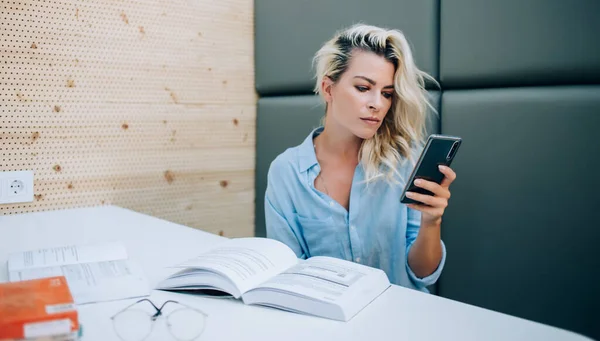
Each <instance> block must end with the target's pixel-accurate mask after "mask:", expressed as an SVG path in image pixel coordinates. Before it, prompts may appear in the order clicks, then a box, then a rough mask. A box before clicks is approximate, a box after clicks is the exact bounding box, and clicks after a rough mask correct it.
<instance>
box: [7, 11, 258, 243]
mask: <svg viewBox="0 0 600 341" xmlns="http://www.w3.org/2000/svg"><path fill="white" fill-rule="evenodd" d="M253 35H254V32H253V1H252V0H223V1H218V2H213V1H208V0H196V1H187V0H173V1H163V0H153V1H130V0H124V1H123V0H121V1H99V0H95V1H76V0H69V1H67V0H65V1H54V0H37V1H34V0H27V1H24V0H23V1H6V0H0V115H1V116H0V147H1V148H2V159H1V160H0V167H1V170H2V171H13V170H33V171H34V177H35V180H34V181H35V183H34V187H35V189H34V192H35V195H34V197H35V200H34V202H32V203H21V204H9V205H0V214H2V215H6V214H14V213H22V212H32V211H42V210H52V209H63V208H72V207H81V206H94V205H107V204H115V205H119V206H122V207H126V208H131V209H133V210H136V211H139V212H144V213H148V214H151V215H154V216H157V217H160V218H164V219H167V220H170V221H174V222H177V223H181V224H184V225H188V226H191V227H194V228H199V229H203V230H206V231H210V232H213V233H220V234H224V235H225V236H250V235H253V234H254V162H255V161H254V160H255V151H254V149H255V118H256V94H255V91H254V51H253V48H254V46H253V39H254V37H253Z"/></svg>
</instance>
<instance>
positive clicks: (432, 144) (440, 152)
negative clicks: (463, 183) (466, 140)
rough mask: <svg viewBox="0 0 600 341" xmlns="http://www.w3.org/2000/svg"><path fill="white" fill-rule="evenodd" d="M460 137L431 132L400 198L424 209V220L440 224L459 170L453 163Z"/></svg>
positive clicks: (427, 222) (406, 202)
mask: <svg viewBox="0 0 600 341" xmlns="http://www.w3.org/2000/svg"><path fill="white" fill-rule="evenodd" d="M461 142H462V140H461V139H460V138H459V137H453V136H444V135H431V136H430V137H429V140H428V141H427V144H426V146H425V148H424V149H423V152H422V153H421V156H420V157H419V160H418V162H417V165H416V166H415V168H414V170H413V172H412V174H411V176H410V180H409V182H408V183H407V185H406V187H405V189H404V192H403V195H402V197H401V199H400V201H401V202H402V203H405V204H407V206H408V207H409V208H412V209H415V210H418V211H421V213H422V222H421V224H422V225H423V224H438V223H439V222H440V221H441V217H442V215H443V214H444V210H445V209H446V207H447V206H448V200H449V199H450V189H449V188H450V185H451V184H452V182H454V180H455V179H456V173H455V172H454V170H452V169H451V168H450V164H451V163H452V160H453V159H454V156H455V155H456V152H457V151H458V148H459V147H460V144H461Z"/></svg>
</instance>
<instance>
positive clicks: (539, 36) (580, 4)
mask: <svg viewBox="0 0 600 341" xmlns="http://www.w3.org/2000/svg"><path fill="white" fill-rule="evenodd" d="M599 15H600V1H598V0H570V1H564V0H527V1H521V0H495V1H481V0H442V1H441V42H440V53H441V55H440V60H441V63H440V78H441V81H442V82H443V87H444V88H446V89H448V88H459V87H482V86H508V85H519V86H523V85H538V84H573V83H578V84H581V83H596V84H598V83H600V43H598V42H599V38H598V34H599V33H600V20H598V16H599Z"/></svg>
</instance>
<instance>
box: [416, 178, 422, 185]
mask: <svg viewBox="0 0 600 341" xmlns="http://www.w3.org/2000/svg"><path fill="white" fill-rule="evenodd" d="M422 183H423V180H421V179H417V180H415V185H417V186H418V185H420V184H422Z"/></svg>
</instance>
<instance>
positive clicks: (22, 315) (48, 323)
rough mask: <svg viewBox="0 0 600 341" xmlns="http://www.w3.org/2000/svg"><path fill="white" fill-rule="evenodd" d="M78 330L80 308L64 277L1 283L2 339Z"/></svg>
mask: <svg viewBox="0 0 600 341" xmlns="http://www.w3.org/2000/svg"><path fill="white" fill-rule="evenodd" d="M78 330H79V320H78V314H77V309H76V306H75V302H74V301H73V296H72V295H71V291H70V290H69V286H68V285H67V280H66V279H65V277H64V276H58V277H49V278H42V279H35V280H29V281H20V282H8V283H0V340H2V339H22V338H35V337H40V336H50V335H60V334H67V333H73V332H76V331H78Z"/></svg>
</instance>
